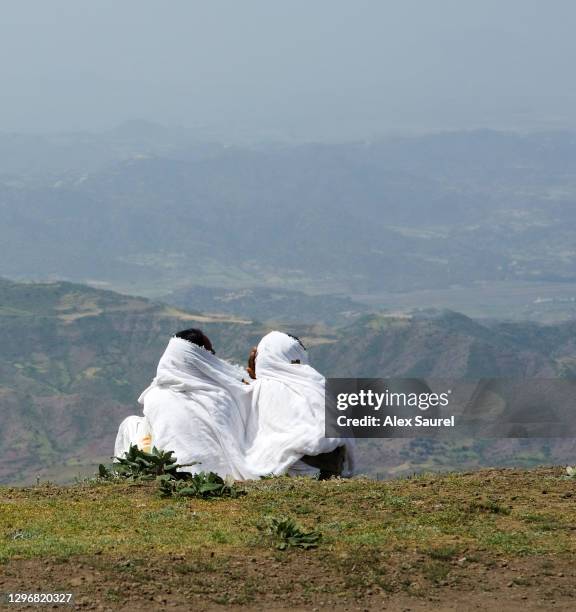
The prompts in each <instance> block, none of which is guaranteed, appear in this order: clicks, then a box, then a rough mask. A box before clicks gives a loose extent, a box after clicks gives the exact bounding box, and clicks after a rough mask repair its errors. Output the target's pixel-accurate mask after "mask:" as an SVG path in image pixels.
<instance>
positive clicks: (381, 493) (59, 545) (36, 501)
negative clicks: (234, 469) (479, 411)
mask: <svg viewBox="0 0 576 612" xmlns="http://www.w3.org/2000/svg"><path fill="white" fill-rule="evenodd" d="M499 474H500V475H499V476H498V478H494V479H492V480H491V481H489V482H486V481H485V478H484V476H483V472H479V473H477V474H470V475H466V476H462V475H456V474H446V475H436V476H426V475H425V476H420V477H417V478H411V479H401V480H396V481H389V482H375V481H368V480H362V479H360V480H351V481H343V480H334V481H328V482H317V481H309V480H304V479H290V478H275V479H270V480H263V481H260V482H252V483H245V484H244V485H243V487H244V488H245V489H246V491H247V495H246V496H245V497H241V498H238V499H218V500H202V499H161V498H160V497H159V496H158V494H157V487H156V485H155V483H137V484H122V483H94V482H92V483H91V482H87V483H83V484H78V485H75V486H70V487H56V486H52V485H42V486H38V487H32V488H27V489H16V488H1V489H0V499H1V500H2V501H3V502H4V503H3V504H2V505H1V506H0V508H1V509H0V559H1V560H3V561H6V560H8V559H11V558H14V557H43V556H57V557H58V556H65V555H70V554H95V553H99V554H102V553H110V554H127V555H136V554H141V553H143V552H145V551H148V552H149V553H158V554H162V553H167V552H171V553H174V552H176V553H184V552H186V551H189V550H193V549H197V548H201V547H214V545H218V547H219V548H221V549H226V550H229V551H236V552H238V551H242V550H248V549H250V550H254V549H258V548H263V549H264V548H266V547H269V546H270V544H269V542H268V541H267V539H266V537H264V536H263V535H262V533H261V529H259V525H261V524H262V523H263V522H265V521H266V520H267V517H270V516H276V517H288V518H293V519H294V520H296V522H297V523H298V525H299V526H301V527H302V529H303V530H304V531H318V532H321V533H322V535H323V537H322V540H321V542H320V543H319V547H320V548H322V549H325V550H328V551H331V552H338V553H339V552H342V551H351V550H354V549H356V548H357V547H376V548H378V549H380V550H384V551H393V550H397V549H399V548H400V549H406V548H413V549H415V550H416V549H417V550H420V551H424V552H425V554H427V555H428V556H429V558H430V559H431V560H432V561H446V560H449V559H450V558H452V557H453V556H454V555H456V554H457V553H458V551H459V550H460V549H461V548H463V547H467V548H475V547H476V548H477V547H482V548H485V549H487V550H489V551H491V552H493V553H513V554H518V555H530V554H544V553H563V552H575V551H576V536H575V532H574V529H573V526H574V523H575V519H576V513H575V511H574V505H573V500H572V499H571V498H566V497H563V496H562V495H561V494H565V492H566V491H567V490H568V489H573V488H574V484H573V481H570V480H566V479H563V478H561V477H560V476H551V475H549V474H548V473H544V474H543V473H542V472H538V471H536V472H513V471H511V470H503V471H501V472H499ZM515 474H518V475H516V476H515ZM515 481H516V482H515ZM544 488H546V490H547V491H549V493H547V494H546V495H543V494H542V490H543V489H544ZM564 489H566V491H564ZM555 490H557V491H558V494H554V491H555ZM480 492H482V498H481V500H485V499H488V500H489V501H488V502H486V501H478V499H477V495H478V494H479V493H480ZM486 496H488V497H486ZM496 499H497V500H498V501H495V500H496ZM17 534H22V535H19V536H18V535H17Z"/></svg>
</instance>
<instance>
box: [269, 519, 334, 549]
mask: <svg viewBox="0 0 576 612" xmlns="http://www.w3.org/2000/svg"><path fill="white" fill-rule="evenodd" d="M265 530H266V531H267V532H268V533H269V534H270V535H271V536H273V537H274V538H275V539H276V540H279V542H278V544H277V545H276V548H278V549H279V550H286V549H287V548H289V547H294V548H304V549H308V548H316V547H317V546H318V544H319V542H320V540H321V539H322V534H321V533H319V532H318V531H303V530H302V528H301V527H300V526H299V525H298V524H297V523H296V522H295V521H294V520H293V519H291V518H287V517H285V518H275V517H270V518H268V520H267V524H266V526H265Z"/></svg>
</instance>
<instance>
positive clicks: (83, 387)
mask: <svg viewBox="0 0 576 612" xmlns="http://www.w3.org/2000/svg"><path fill="white" fill-rule="evenodd" d="M192 326H196V327H202V328H203V329H204V330H205V331H206V332H207V333H208V335H209V336H210V337H211V338H212V340H213V342H214V345H215V346H216V348H217V351H218V354H219V355H222V356H224V357H228V358H230V359H232V360H235V361H237V362H238V363H244V362H245V359H246V354H247V351H248V350H249V348H250V347H251V346H253V345H254V344H256V343H257V341H258V339H259V338H260V337H261V336H262V335H263V334H264V333H265V332H266V331H268V330H269V329H270V327H269V326H268V325H263V324H260V323H257V322H251V321H250V320H249V319H248V318H242V317H240V316H238V315H230V314H221V315H206V314H201V313H198V312H197V311H196V312H194V311H182V310H178V309H177V308H175V307H172V306H166V305H162V304H157V303H153V302H151V301H149V300H146V299H143V298H136V297H130V296H125V295H120V294H117V293H113V292H110V291H102V290H97V289H94V288H90V287H85V286H82V285H74V284H70V283H48V284H25V283H22V284H21V283H13V282H9V281H0V445H1V448H2V449H3V452H2V455H1V456H0V482H1V481H4V482H21V481H26V482H30V481H34V480H35V478H36V475H40V476H42V477H50V478H57V479H59V480H62V479H64V480H66V479H68V480H70V479H72V478H74V477H75V476H76V475H77V474H78V473H80V472H84V473H85V472H86V471H87V470H88V471H90V470H91V469H93V467H94V464H95V463H97V462H98V461H101V460H103V459H106V458H107V457H109V454H110V453H111V449H112V446H113V442H114V436H115V434H116V430H117V426H118V424H119V422H120V421H121V419H122V418H123V417H125V416H127V415H128V414H134V413H138V412H139V411H140V407H139V406H138V405H137V403H136V399H137V398H138V396H139V394H140V392H141V391H142V389H144V388H145V387H146V386H147V385H148V384H149V381H150V379H151V378H152V377H153V375H154V373H155V368H156V364H157V360H158V358H159V356H160V355H161V353H162V351H163V349H164V347H165V344H166V341H167V339H168V338H169V337H170V336H171V335H172V334H173V333H174V332H175V331H177V330H178V329H181V328H183V327H192ZM274 327H278V325H277V324H275V325H274ZM280 328H281V329H286V330H287V331H291V332H293V333H295V334H297V335H299V336H300V337H301V338H302V339H303V341H304V343H305V344H306V345H307V346H308V347H309V350H310V357H311V361H312V363H313V364H314V365H315V366H316V367H318V369H319V370H320V371H322V372H323V373H325V374H326V375H328V376H341V377H342V376H365V377H383V376H398V377H400V376H422V377H436V378H447V377H455V378H460V377H471V378H478V377H482V376H486V377H519V378H523V377H528V376H559V375H563V376H566V375H573V373H574V371H575V369H574V364H575V363H576V348H575V346H574V337H575V335H574V331H575V324H573V323H566V324H560V325H550V326H540V325H534V324H525V325H520V324H497V323H490V324H480V323H478V322H475V321H472V320H471V319H469V318H467V317H464V316H462V315H459V314H457V313H452V312H440V313H422V312H421V313H414V314H412V315H382V314H374V315H365V316H363V317H360V318H359V319H357V320H356V321H354V322H353V323H352V324H351V325H348V326H347V327H345V328H342V329H336V328H329V327H327V326H326V325H306V324H295V323H294V324H293V323H290V324H282V325H280ZM575 445H576V443H575V442H574V441H573V440H557V441H550V440H528V441H513V440H504V441H492V442H487V441H482V440H465V441H462V443H461V444H448V443H445V442H439V441H438V442H433V441H425V442H421V441H418V440H369V441H361V443H360V445H359V462H358V463H359V470H360V471H361V472H364V473H369V474H372V475H381V476H390V475H393V474H406V473H412V472H414V471H420V470H427V469H441V470H446V469H453V468H454V467H455V466H461V465H467V466H470V467H477V466H482V465H497V464H498V465H527V466H530V465H535V464H538V463H558V462H570V461H572V459H573V456H574V454H575V453H576V448H575ZM63 466H65V467H63Z"/></svg>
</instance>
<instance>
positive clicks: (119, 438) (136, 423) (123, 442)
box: [114, 415, 150, 457]
mask: <svg viewBox="0 0 576 612" xmlns="http://www.w3.org/2000/svg"><path fill="white" fill-rule="evenodd" d="M149 434H150V428H149V426H148V422H147V420H146V417H142V416H135V415H134V416H129V417H126V418H125V419H124V420H123V421H122V423H120V427H119V428H118V434H117V435H116V442H115V444H114V457H123V456H124V455H125V454H126V453H127V452H128V451H129V450H130V447H131V446H133V445H135V446H137V447H138V448H140V449H142V450H149V444H148V439H147V438H148V436H149Z"/></svg>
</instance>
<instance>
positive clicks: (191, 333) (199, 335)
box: [174, 327, 213, 352]
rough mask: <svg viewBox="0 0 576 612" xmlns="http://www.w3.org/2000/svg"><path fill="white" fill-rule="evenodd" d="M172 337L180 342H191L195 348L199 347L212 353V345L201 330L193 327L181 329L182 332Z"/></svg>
mask: <svg viewBox="0 0 576 612" xmlns="http://www.w3.org/2000/svg"><path fill="white" fill-rule="evenodd" d="M174 337H175V338H182V340H188V342H191V343H192V344H196V345H197V346H201V347H202V348H205V349H207V350H209V351H212V343H211V342H210V340H209V338H208V336H206V334H205V333H204V332H203V331H202V330H201V329H196V328H195V327H191V328H190V329H183V330H182V331H179V332H177V333H175V334H174ZM212 352H213V351H212Z"/></svg>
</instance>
